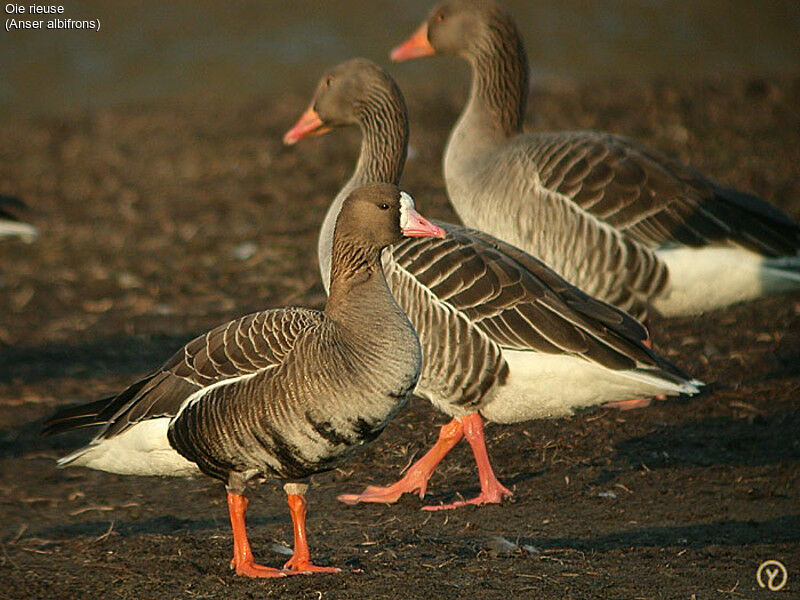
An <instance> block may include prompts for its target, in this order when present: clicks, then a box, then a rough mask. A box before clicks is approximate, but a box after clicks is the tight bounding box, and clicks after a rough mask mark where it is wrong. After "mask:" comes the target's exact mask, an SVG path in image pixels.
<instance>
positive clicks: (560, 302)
mask: <svg viewBox="0 0 800 600" xmlns="http://www.w3.org/2000/svg"><path fill="white" fill-rule="evenodd" d="M350 124H353V125H358V126H359V127H360V128H361V131H362V135H363V138H362V144H361V153H360V155H359V158H358V163H357V165H356V169H355V172H354V173H353V175H352V177H351V178H350V180H349V181H348V182H347V184H346V185H345V186H344V188H342V191H341V192H339V194H338V195H337V197H336V199H335V200H334V201H333V203H332V204H331V206H330V208H329V209H328V213H327V215H326V217H325V223H324V224H323V225H322V229H321V231H320V239H319V247H318V254H319V260H320V266H321V270H322V278H323V281H326V282H327V280H328V267H327V265H328V264H329V261H330V255H331V250H330V249H331V237H330V232H331V230H332V225H331V224H332V222H334V221H335V220H336V215H337V214H338V213H339V211H340V210H341V206H342V200H343V198H345V197H346V196H347V193H348V190H350V189H352V188H353V187H355V186H359V185H363V184H365V183H367V182H374V181H388V182H394V183H396V182H397V181H398V180H399V178H400V175H401V173H402V170H403V165H404V163H405V154H406V145H407V142H408V117H407V114H406V107H405V102H404V100H403V97H402V94H401V93H400V90H399V89H398V87H397V85H396V84H395V83H394V81H393V80H392V79H391V78H390V77H389V75H387V74H386V73H385V72H384V71H383V70H382V69H381V68H380V67H378V66H377V65H375V64H374V63H372V62H370V61H368V60H364V59H354V60H350V61H347V62H344V63H342V64H340V65H338V66H336V67H334V68H333V69H331V70H330V71H329V72H328V73H326V74H325V75H324V76H323V77H322V79H321V81H320V83H319V85H318V87H317V90H316V93H315V95H314V99H313V100H312V102H311V106H310V107H309V109H308V110H307V111H306V112H305V113H304V114H303V115H302V116H301V118H300V120H299V121H298V122H297V124H296V125H295V126H294V127H293V128H292V129H291V130H290V131H289V132H287V134H286V135H285V136H284V141H285V142H286V143H288V144H293V143H295V142H297V141H298V140H300V139H302V138H304V137H306V136H309V135H313V134H316V133H320V132H322V131H327V130H328V129H329V128H332V127H338V126H345V125H350ZM438 225H440V226H441V227H442V228H443V229H445V230H446V231H447V238H446V239H444V240H431V239H426V240H415V241H413V242H410V241H406V242H404V243H401V244H398V245H396V246H394V247H393V248H392V249H391V251H390V252H387V253H384V257H383V266H384V270H385V271H386V274H387V280H388V283H389V287H390V289H391V291H392V294H394V296H395V298H396V299H397V302H398V304H399V305H400V306H401V308H402V309H403V310H404V311H405V312H406V314H407V315H408V316H409V319H410V320H411V322H412V324H413V325H414V327H415V329H416V330H417V333H418V334H419V337H420V344H421V346H422V351H423V355H424V360H423V369H422V375H421V376H420V380H419V383H418V384H417V388H416V393H418V394H419V395H421V396H423V397H426V398H428V399H429V400H430V401H431V402H432V403H433V404H434V405H435V406H436V407H437V408H439V410H441V411H442V412H444V413H445V414H447V415H450V416H451V417H453V420H452V421H451V422H450V423H449V424H447V425H445V426H444V427H442V428H441V432H440V434H439V440H438V441H437V443H436V445H435V446H434V447H433V448H432V449H431V450H430V451H429V452H428V453H427V454H426V455H425V456H424V457H423V458H422V459H420V460H419V461H417V462H416V463H415V464H414V465H413V466H412V467H411V468H410V469H409V470H408V471H407V472H406V475H405V476H404V477H403V479H401V480H400V481H398V482H397V483H395V484H393V485H391V486H389V487H385V488H379V487H375V486H370V487H369V488H367V490H366V491H365V492H364V493H363V494H357V495H354V494H347V495H344V496H341V497H340V499H341V500H343V501H344V502H347V503H356V502H395V501H397V499H398V498H399V497H400V496H401V495H402V494H403V493H406V492H414V491H417V490H419V493H420V497H423V496H424V495H425V490H426V486H427V482H428V479H429V478H430V476H431V475H432V473H433V471H434V469H435V468H436V466H437V465H438V463H439V462H440V461H441V460H442V459H443V458H444V456H445V455H446V454H447V453H448V452H449V451H450V449H452V448H453V447H454V446H455V445H456V444H457V443H458V442H459V440H460V439H461V438H462V437H465V436H466V438H467V440H468V442H469V443H470V446H471V447H472V451H473V454H474V456H475V461H476V464H477V467H478V474H479V478H480V482H481V493H480V495H478V496H477V497H476V498H473V499H471V500H468V501H466V502H458V503H454V504H449V505H445V506H440V507H428V508H453V507H455V506H461V505H463V504H483V503H496V502H500V501H501V500H502V499H503V497H505V496H508V495H510V494H511V492H510V491H509V490H507V489H506V488H505V487H504V486H503V485H502V484H501V483H500V482H499V481H498V480H497V478H496V477H495V475H494V472H493V470H492V467H491V465H490V463H489V459H488V454H487V452H486V444H485V440H484V436H483V418H484V417H485V418H487V419H491V420H493V421H497V422H501V423H516V422H520V421H524V420H528V419H534V418H543V417H559V416H563V415H567V414H571V413H572V412H573V411H574V410H575V409H578V408H581V407H586V406H591V405H595V404H600V403H603V402H609V401H616V400H625V399H629V398H636V397H640V396H641V395H654V394H660V393H665V394H671V395H675V394H679V393H694V392H696V391H697V388H696V383H697V382H689V381H686V380H685V379H684V378H683V376H682V375H681V374H680V373H679V372H678V371H677V370H676V369H675V368H674V367H672V366H670V365H668V364H666V363H664V362H663V361H661V360H660V359H659V358H658V357H657V356H656V355H654V354H653V353H652V352H650V351H649V350H648V349H647V348H646V347H644V346H643V344H642V342H643V341H644V340H645V339H646V338H647V332H646V331H645V329H644V327H642V326H641V325H640V324H639V323H638V322H637V321H635V320H634V319H632V318H631V317H630V316H629V315H627V314H625V313H623V312H621V311H619V310H617V309H614V308H612V307H610V306H608V305H607V304H605V303H602V302H598V301H595V300H593V299H592V298H590V297H588V296H587V295H586V294H584V293H582V292H581V291H579V290H578V289H576V288H574V287H573V286H571V285H569V284H567V283H566V282H565V281H564V280H563V279H561V278H560V277H558V276H557V275H556V274H555V273H553V272H552V271H551V270H550V269H548V268H547V267H546V266H545V265H543V264H542V263H541V262H539V261H538V260H536V259H534V258H532V257H531V256H529V255H528V254H526V253H524V252H522V251H520V250H517V249H516V248H514V247H512V246H510V245H508V244H505V243H503V242H501V241H499V240H497V239H495V238H492V237H491V236H489V235H486V234H483V233H480V232H478V231H474V230H471V229H467V228H465V227H459V226H456V225H450V224H446V223H438Z"/></svg>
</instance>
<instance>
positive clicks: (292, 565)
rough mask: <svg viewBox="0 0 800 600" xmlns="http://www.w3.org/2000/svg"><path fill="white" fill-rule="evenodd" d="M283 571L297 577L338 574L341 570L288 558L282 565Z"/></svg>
mask: <svg viewBox="0 0 800 600" xmlns="http://www.w3.org/2000/svg"><path fill="white" fill-rule="evenodd" d="M283 569H284V571H285V572H287V573H289V574H292V575H298V574H301V573H309V574H310V573H339V572H341V569H337V568H336V567H318V566H317V565H314V564H311V561H309V560H302V559H301V560H295V558H294V557H292V558H290V559H289V560H287V561H286V564H285V565H283Z"/></svg>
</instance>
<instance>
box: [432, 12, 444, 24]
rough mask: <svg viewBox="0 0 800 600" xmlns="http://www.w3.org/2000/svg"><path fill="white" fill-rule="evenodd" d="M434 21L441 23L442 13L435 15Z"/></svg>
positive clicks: (442, 19)
mask: <svg viewBox="0 0 800 600" xmlns="http://www.w3.org/2000/svg"><path fill="white" fill-rule="evenodd" d="M434 20H436V21H437V22H438V23H441V22H442V21H444V13H443V12H438V13H436V16H435V17H434Z"/></svg>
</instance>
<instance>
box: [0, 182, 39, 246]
mask: <svg viewBox="0 0 800 600" xmlns="http://www.w3.org/2000/svg"><path fill="white" fill-rule="evenodd" d="M25 210H27V207H26V206H25V203H24V202H22V200H20V199H19V198H15V197H14V196H6V195H3V194H0V238H6V237H8V238H19V239H21V240H22V241H23V242H28V243H30V242H32V241H33V240H35V239H36V238H37V237H38V236H39V231H38V230H37V229H36V227H34V226H33V225H29V224H28V223H24V222H22V221H21V220H20V218H19V216H18V214H17V213H20V212H24V211H25Z"/></svg>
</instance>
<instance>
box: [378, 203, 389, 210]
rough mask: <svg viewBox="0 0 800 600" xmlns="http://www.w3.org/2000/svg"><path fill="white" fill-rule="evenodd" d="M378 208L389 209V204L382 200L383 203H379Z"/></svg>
mask: <svg viewBox="0 0 800 600" xmlns="http://www.w3.org/2000/svg"><path fill="white" fill-rule="evenodd" d="M380 208H381V210H389V205H388V204H386V203H385V202H384V203H383V204H381V207H380Z"/></svg>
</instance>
